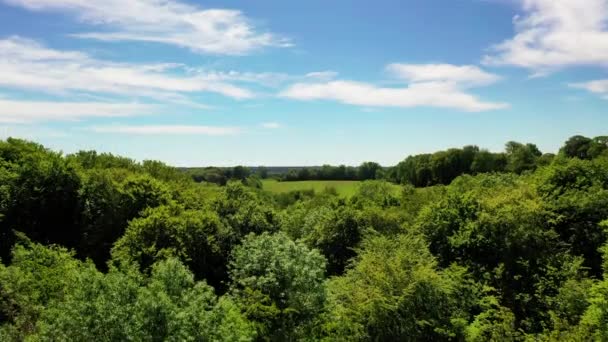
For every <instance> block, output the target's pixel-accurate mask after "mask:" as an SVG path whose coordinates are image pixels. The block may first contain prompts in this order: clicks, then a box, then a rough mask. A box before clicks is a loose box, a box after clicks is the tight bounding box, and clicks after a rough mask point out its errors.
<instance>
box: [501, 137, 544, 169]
mask: <svg viewBox="0 0 608 342" xmlns="http://www.w3.org/2000/svg"><path fill="white" fill-rule="evenodd" d="M505 150H506V156H507V170H508V171H510V172H515V173H518V174H519V173H522V172H524V171H527V170H534V169H535V168H536V160H537V159H538V158H539V157H540V156H541V155H542V153H541V152H540V150H539V149H538V148H537V147H536V145H534V144H525V145H524V144H521V143H518V142H515V141H509V142H508V143H507V144H506V147H505Z"/></svg>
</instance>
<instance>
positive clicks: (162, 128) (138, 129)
mask: <svg viewBox="0 0 608 342" xmlns="http://www.w3.org/2000/svg"><path fill="white" fill-rule="evenodd" d="M88 129H89V130H91V131H93V132H97V133H120V134H138V135H183V134H189V135H211V136H221V135H236V134H239V133H240V132H241V129H240V128H239V127H223V126H196V125H194V126H190V125H137V126H93V127H89V128H88Z"/></svg>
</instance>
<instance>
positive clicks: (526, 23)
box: [483, 0, 608, 76]
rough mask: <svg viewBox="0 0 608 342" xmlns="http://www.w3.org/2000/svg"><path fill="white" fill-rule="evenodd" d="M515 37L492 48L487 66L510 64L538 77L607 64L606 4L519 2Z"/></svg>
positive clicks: (588, 0) (595, 0)
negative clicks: (525, 69) (563, 69)
mask: <svg viewBox="0 0 608 342" xmlns="http://www.w3.org/2000/svg"><path fill="white" fill-rule="evenodd" d="M520 1H521V4H522V8H523V11H524V14H523V15H522V16H516V17H515V18H514V19H513V22H514V26H515V31H516V34H515V36H514V37H513V38H511V39H508V40H506V41H504V42H502V43H500V44H498V45H496V46H494V47H493V48H492V50H493V54H490V55H487V56H485V57H484V59H483V63H484V64H488V65H513V66H518V67H523V68H527V69H530V70H533V71H534V72H535V76H542V75H546V74H547V73H550V72H552V71H554V70H557V69H560V68H563V67H567V66H573V65H603V66H606V65H608V26H607V24H608V1H606V0H584V1H583V0H520Z"/></svg>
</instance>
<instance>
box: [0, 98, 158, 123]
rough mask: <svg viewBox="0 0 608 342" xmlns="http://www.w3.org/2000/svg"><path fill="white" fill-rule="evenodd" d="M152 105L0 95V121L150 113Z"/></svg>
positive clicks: (63, 119) (68, 119)
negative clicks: (52, 100) (27, 98)
mask: <svg viewBox="0 0 608 342" xmlns="http://www.w3.org/2000/svg"><path fill="white" fill-rule="evenodd" d="M155 111H156V107H155V106H152V105H146V104H138V103H103V102H46V101H18V100H7V99H0V123H35V122H46V121H77V120H82V119H85V118H91V117H125V116H134V115H139V114H151V113H154V112H155Z"/></svg>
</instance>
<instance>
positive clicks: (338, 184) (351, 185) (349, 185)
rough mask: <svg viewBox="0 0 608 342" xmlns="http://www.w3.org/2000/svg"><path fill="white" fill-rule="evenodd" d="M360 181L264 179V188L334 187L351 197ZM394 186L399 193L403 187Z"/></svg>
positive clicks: (340, 193) (321, 190) (267, 189)
mask: <svg viewBox="0 0 608 342" xmlns="http://www.w3.org/2000/svg"><path fill="white" fill-rule="evenodd" d="M360 183H361V182H360V181H297V182H279V181H277V180H276V179H264V180H262V184H263V186H264V190H266V191H269V192H272V193H276V194H279V193H284V192H289V191H295V190H311V189H312V190H314V191H315V192H316V193H320V192H323V190H325V189H326V188H334V189H336V191H337V192H338V195H340V196H343V197H351V196H352V195H354V194H355V193H356V192H357V189H358V187H359V184H360ZM393 186H394V194H395V195H398V194H399V191H400V189H401V187H400V186H398V185H393Z"/></svg>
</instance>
